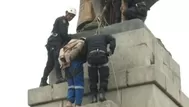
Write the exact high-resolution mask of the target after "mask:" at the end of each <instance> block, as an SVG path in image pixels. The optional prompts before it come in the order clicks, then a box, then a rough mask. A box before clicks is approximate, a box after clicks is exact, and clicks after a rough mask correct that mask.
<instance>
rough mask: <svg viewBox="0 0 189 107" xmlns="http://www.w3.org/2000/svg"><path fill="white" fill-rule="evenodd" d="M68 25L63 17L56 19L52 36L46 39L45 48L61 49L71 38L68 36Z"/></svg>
mask: <svg viewBox="0 0 189 107" xmlns="http://www.w3.org/2000/svg"><path fill="white" fill-rule="evenodd" d="M68 26H69V23H68V21H67V19H66V18H65V17H64V16H61V17H58V18H57V19H56V20H55V22H54V25H53V29H52V35H51V36H50V37H49V38H48V41H47V46H50V47H51V46H53V47H58V48H60V47H62V46H64V45H65V44H66V43H67V42H68V41H69V40H70V39H71V38H70V37H69V36H68Z"/></svg>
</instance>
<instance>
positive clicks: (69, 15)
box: [40, 8, 76, 87]
mask: <svg viewBox="0 0 189 107" xmlns="http://www.w3.org/2000/svg"><path fill="white" fill-rule="evenodd" d="M75 14H76V9H74V8H70V9H68V10H67V11H66V15H65V16H61V17H58V18H57V19H56V20H55V23H54V26H53V29H52V34H51V36H50V37H49V38H48V40H47V44H46V48H47V51H48V59H47V63H46V67H45V69H44V73H43V77H42V78H41V82H40V87H42V86H46V85H48V83H47V78H48V76H49V74H50V72H51V71H52V70H53V68H54V67H55V71H56V77H57V82H56V83H57V84H58V83H61V82H64V81H65V79H63V77H62V73H61V69H60V64H59V62H58V56H59V51H60V49H61V47H63V46H64V45H65V44H66V43H67V42H68V41H69V40H70V39H71V38H70V37H68V26H69V21H71V20H72V19H73V18H74V17H75Z"/></svg>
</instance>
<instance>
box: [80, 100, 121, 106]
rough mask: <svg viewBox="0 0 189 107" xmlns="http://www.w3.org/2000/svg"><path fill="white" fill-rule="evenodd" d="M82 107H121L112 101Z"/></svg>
mask: <svg viewBox="0 0 189 107" xmlns="http://www.w3.org/2000/svg"><path fill="white" fill-rule="evenodd" d="M82 107H119V106H118V105H117V104H116V103H114V102H113V101H111V100H107V101H104V102H102V103H101V102H99V103H94V104H87V105H84V106H82Z"/></svg>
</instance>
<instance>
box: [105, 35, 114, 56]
mask: <svg viewBox="0 0 189 107" xmlns="http://www.w3.org/2000/svg"><path fill="white" fill-rule="evenodd" d="M106 40H107V43H109V44H110V47H109V48H110V51H111V52H112V54H113V53H114V50H115V48H116V39H115V38H114V37H113V36H112V35H106Z"/></svg>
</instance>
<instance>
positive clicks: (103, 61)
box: [86, 35, 116, 103]
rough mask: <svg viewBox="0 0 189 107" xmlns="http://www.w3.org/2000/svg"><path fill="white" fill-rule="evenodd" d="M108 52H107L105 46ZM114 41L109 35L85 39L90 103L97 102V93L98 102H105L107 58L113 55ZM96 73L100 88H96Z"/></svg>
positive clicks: (107, 72)
mask: <svg viewBox="0 0 189 107" xmlns="http://www.w3.org/2000/svg"><path fill="white" fill-rule="evenodd" d="M108 44H109V45H110V46H109V49H110V51H107V45H108ZM115 47H116V40H115V38H114V37H113V36H111V35H96V36H91V37H88V38H87V39H86V48H87V63H88V73H89V81H90V91H91V94H92V103H95V102H97V93H98V92H99V100H100V101H105V100H106V98H105V92H106V91H107V86H108V78H109V67H108V56H109V55H111V54H113V53H114V50H115ZM98 71H99V75H100V87H99V91H98V88H97V83H98Z"/></svg>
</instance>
